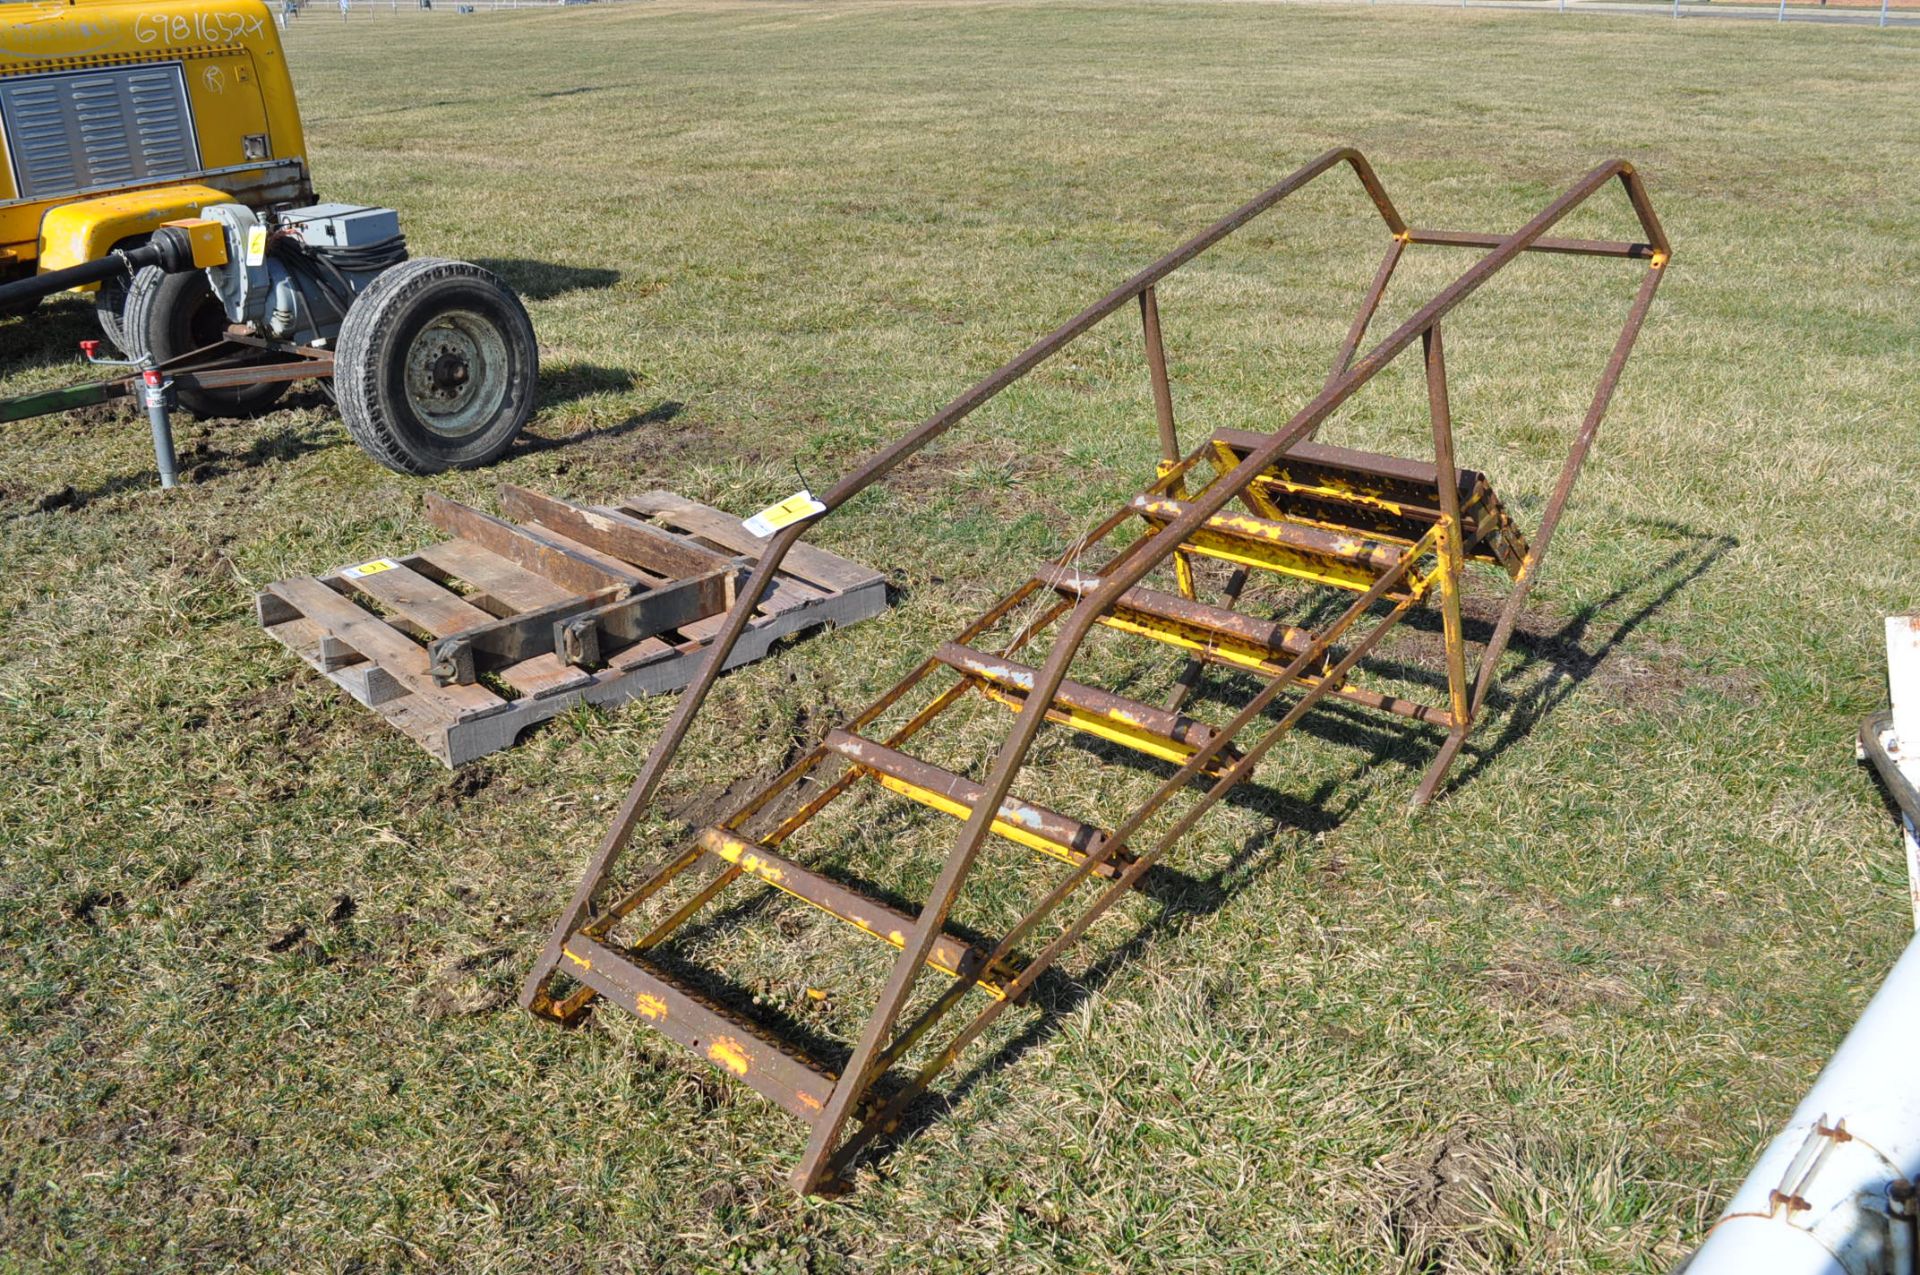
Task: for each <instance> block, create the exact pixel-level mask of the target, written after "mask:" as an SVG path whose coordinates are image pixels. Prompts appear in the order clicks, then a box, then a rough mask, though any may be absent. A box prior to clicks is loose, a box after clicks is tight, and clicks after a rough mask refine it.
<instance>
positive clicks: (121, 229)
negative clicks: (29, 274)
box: [40, 184, 233, 292]
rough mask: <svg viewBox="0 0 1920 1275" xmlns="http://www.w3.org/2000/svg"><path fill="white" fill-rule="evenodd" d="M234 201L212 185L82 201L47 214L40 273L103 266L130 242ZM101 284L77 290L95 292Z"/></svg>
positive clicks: (43, 224) (42, 232) (42, 224)
mask: <svg viewBox="0 0 1920 1275" xmlns="http://www.w3.org/2000/svg"><path fill="white" fill-rule="evenodd" d="M232 202H233V196H232V195H229V194H228V193H227V192H225V191H223V190H215V189H214V188H213V187H211V186H201V185H197V184H193V185H180V186H161V187H158V188H156V189H154V190H134V191H128V192H127V193H125V194H121V195H104V196H102V197H100V198H99V199H82V200H77V201H75V202H73V203H71V204H62V205H60V206H59V207H58V208H52V209H49V210H48V211H47V215H46V216H45V217H43V218H41V220H40V269H41V270H42V271H48V270H64V269H66V268H67V267H69V266H78V265H84V264H85V263H86V262H89V261H98V260H99V259H100V258H101V257H104V256H106V255H107V253H109V252H111V251H112V250H113V249H114V248H115V247H117V246H119V245H121V244H123V243H125V242H126V241H127V240H129V239H135V240H141V239H144V238H145V237H146V236H147V235H150V234H152V233H153V232H154V231H156V230H158V229H159V228H160V227H161V226H162V225H164V224H165V223H167V222H169V221H179V220H182V219H185V218H192V217H198V216H199V215H200V213H201V211H202V210H203V209H205V208H207V207H209V206H210V205H213V204H230V203H232ZM97 286H98V285H97V284H95V285H88V286H87V287H85V288H83V289H75V290H76V291H87V292H91V291H92V290H93V289H94V287H97Z"/></svg>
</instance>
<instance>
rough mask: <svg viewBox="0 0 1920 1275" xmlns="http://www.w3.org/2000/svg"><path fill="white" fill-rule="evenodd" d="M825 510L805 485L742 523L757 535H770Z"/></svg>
mask: <svg viewBox="0 0 1920 1275" xmlns="http://www.w3.org/2000/svg"><path fill="white" fill-rule="evenodd" d="M825 512H827V507H826V506H825V505H823V504H821V503H820V502H819V501H817V500H815V499H814V498H813V493H812V492H810V491H808V490H806V488H804V487H803V488H801V489H800V490H799V491H796V492H794V493H793V495H791V496H788V497H787V498H786V499H785V500H783V501H781V502H780V503H779V504H777V505H768V506H767V507H766V508H765V509H762V510H761V511H760V512H759V513H757V514H755V515H754V516H753V517H751V518H748V519H745V520H743V521H742V522H741V524H740V525H741V526H742V527H745V528H746V529H747V530H748V531H749V532H751V533H752V534H754V535H756V536H770V535H772V534H773V533H774V532H776V531H778V530H780V528H782V527H791V526H792V525H793V524H794V523H796V522H799V521H801V520H802V519H805V518H811V517H813V516H814V515H815V514H823V513H825Z"/></svg>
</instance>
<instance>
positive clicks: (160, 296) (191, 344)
mask: <svg viewBox="0 0 1920 1275" xmlns="http://www.w3.org/2000/svg"><path fill="white" fill-rule="evenodd" d="M226 330H227V312H226V310H225V309H224V308H222V306H221V305H220V302H219V299H218V298H216V297H215V296H214V295H213V285H212V284H210V283H208V282H207V276H206V273H205V272H204V271H200V270H189V271H186V272H184V273H182V274H168V273H167V272H166V271H164V270H162V269H160V267H158V266H148V267H146V268H145V269H144V270H142V271H140V273H138V274H136V275H134V276H133V279H132V281H131V282H130V283H128V284H127V304H126V307H125V308H124V309H123V310H122V311H121V312H120V333H121V336H122V337H124V338H125V344H123V345H122V346H121V347H120V348H121V349H123V350H125V351H126V353H127V357H128V358H130V359H137V360H139V361H141V362H144V363H145V364H147V366H149V367H154V366H157V365H159V364H162V363H165V362H167V361H169V360H171V359H177V358H179V357H180V356H181V355H183V354H191V353H193V351H195V350H198V349H201V348H202V347H204V346H208V345H212V344H213V343H214V342H216V341H218V340H219V339H220V338H221V335H222V334H223V333H225V332H226ZM286 392H287V383H286V382H285V381H268V382H266V383H264V384H261V385H241V386H235V387H233V388H230V389H211V390H209V389H188V388H187V387H185V386H182V387H181V388H180V390H179V396H180V406H182V407H184V408H186V409H187V410H188V411H189V412H192V413H193V414H194V415H195V416H198V417H200V418H202V419H206V418H209V417H223V416H258V415H259V414H260V413H262V412H264V411H266V410H267V409H268V408H270V407H272V406H273V405H274V404H275V403H277V402H279V401H280V396H281V395H282V394H285V393H286Z"/></svg>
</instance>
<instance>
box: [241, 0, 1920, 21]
mask: <svg viewBox="0 0 1920 1275" xmlns="http://www.w3.org/2000/svg"><path fill="white" fill-rule="evenodd" d="M336 2H337V3H338V7H339V10H340V15H341V16H342V17H343V18H345V17H350V16H351V15H352V14H353V13H354V12H360V13H369V14H379V13H381V12H383V11H384V12H388V13H396V14H397V13H399V12H401V11H402V10H415V9H431V10H434V11H435V12H440V11H443V10H444V11H449V12H455V13H474V12H482V11H484V12H488V13H493V12H497V11H499V10H501V9H557V8H568V7H572V6H575V5H584V4H599V3H625V2H631V0H281V7H280V8H279V9H278V13H279V16H280V21H281V24H282V25H283V26H284V25H285V24H286V20H287V18H288V17H289V16H293V15H294V14H297V13H298V12H299V11H300V10H303V9H307V8H312V7H317V8H318V9H319V10H320V11H322V12H326V11H330V10H332V9H333V8H334V7H335V3H336ZM1268 2H1270V3H1293V4H1361V3H1364V4H1366V5H1368V6H1370V7H1372V6H1377V5H1382V4H1384V5H1389V6H1392V7H1396V8H1447V9H1452V8H1459V9H1507V10H1512V11H1516V12H1534V13H1563V14H1564V13H1595V14H1602V15H1607V16H1614V15H1624V16H1632V17H1670V18H1719V19H1722V20H1731V21H1750V22H1751V21H1766V22H1776V23H1780V22H1802V23H1810V24H1813V25H1817V26H1855V27H1859V26H1873V27H1894V28H1913V27H1920V8H1915V7H1913V6H1912V4H1911V0H1903V3H1902V4H1900V5H1899V6H1895V5H1894V4H1893V3H1892V0H1879V7H1878V8H1877V9H1875V8H1873V7H1871V6H1861V7H1852V6H1849V7H1846V8H1842V7H1839V6H1828V5H1825V4H1821V5H1818V6H1815V5H1810V4H1806V3H1805V2H1804V0H1795V2H1794V3H1792V4H1789V3H1788V0H1778V3H1777V4H1772V3H1766V2H1765V0H1761V2H1760V3H1734V4H1716V3H1713V0H1638V2H1636V0H1571V3H1570V2H1569V0H1268Z"/></svg>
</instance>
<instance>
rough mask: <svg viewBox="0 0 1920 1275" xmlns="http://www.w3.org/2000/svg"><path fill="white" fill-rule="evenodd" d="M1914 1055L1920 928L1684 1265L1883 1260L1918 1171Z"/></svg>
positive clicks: (1832, 1268) (1891, 1249) (1889, 1255)
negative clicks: (1918, 936)
mask: <svg viewBox="0 0 1920 1275" xmlns="http://www.w3.org/2000/svg"><path fill="white" fill-rule="evenodd" d="M1917 1057H1920V939H1916V940H1915V941H1914V942H1912V943H1910V944H1908V946H1907V949H1906V951H1905V953H1904V954H1903V955H1902V956H1901V957H1900V959H1899V961H1898V962H1897V963H1896V964H1895V965H1894V967H1893V971H1892V972H1891V973H1890V974H1888V975H1887V980H1886V982H1885V983H1883V984H1882V985H1881V987H1880V990H1879V992H1878V993H1876V994H1875V996H1874V998H1873V1000H1872V1001H1871V1002H1869V1003H1868V1005H1867V1008H1866V1012H1865V1013H1863V1014H1861V1015H1860V1021H1859V1022H1857V1023H1855V1024H1854V1027H1853V1030H1852V1031H1850V1032H1848V1033H1847V1038H1846V1039H1845V1040H1844V1041H1842V1042H1841V1043H1840V1048H1839V1049H1837V1050H1836V1051H1834V1055H1833V1058H1832V1060H1831V1061H1829V1062H1828V1063H1827V1065H1826V1068H1825V1069H1824V1070H1822V1071H1821V1073H1820V1075H1819V1078H1818V1079H1816V1080H1815V1081H1814V1082H1813V1087H1812V1088H1811V1089H1810V1090H1808V1092H1807V1096H1806V1098H1805V1099H1804V1100H1803V1101H1802V1102H1801V1103H1800V1105H1799V1107H1797V1108H1796V1109H1795V1110H1794V1113H1793V1116H1792V1118H1791V1119H1790V1120H1788V1121H1787V1125H1786V1127H1785V1128H1784V1129H1782V1130H1781V1131H1780V1133H1779V1135H1778V1136H1777V1137H1775V1138H1774V1140H1773V1141H1772V1142H1770V1143H1769V1144H1767V1149H1766V1150H1765V1151H1763V1152H1762V1153H1761V1155H1760V1158H1759V1160H1757V1161H1756V1162H1755V1163H1754V1166H1753V1171H1752V1172H1751V1173H1749V1174H1748V1175H1747V1178H1746V1181H1744V1182H1743V1183H1741V1185H1740V1189H1739V1190H1738V1191H1735V1192H1734V1195H1733V1199H1732V1200H1731V1201H1730V1202H1729V1203H1728V1204H1727V1209H1726V1212H1724V1213H1722V1214H1721V1215H1720V1220H1719V1221H1718V1222H1717V1223H1715V1224H1714V1227H1713V1230H1712V1231H1711V1232H1710V1233H1709V1234H1708V1236H1707V1240H1706V1243H1704V1244H1703V1245H1701V1247H1700V1251H1699V1252H1698V1253H1696V1254H1695V1255H1694V1258H1693V1261H1692V1262H1691V1263H1689V1264H1688V1266H1687V1267H1686V1270H1687V1275H1749V1273H1750V1272H1753V1271H1765V1272H1766V1273H1767V1275H1849V1272H1859V1271H1869V1270H1871V1271H1880V1270H1893V1269H1895V1268H1894V1267H1893V1266H1892V1265H1890V1262H1891V1261H1892V1260H1894V1259H1896V1258H1897V1257H1898V1254H1899V1252H1900V1246H1901V1245H1902V1243H1903V1241H1904V1242H1906V1243H1908V1244H1910V1242H1911V1238H1912V1236H1911V1228H1912V1226H1913V1220H1912V1214H1911V1201H1912V1190H1913V1182H1914V1180H1915V1179H1916V1178H1920V1085H1916V1084H1914V1082H1913V1067H1914V1059H1915V1058H1917ZM1890 1212H1891V1213H1892V1214H1894V1215H1895V1216H1888V1214H1889V1213H1890ZM1900 1231H1905V1232H1907V1233H1906V1234H1905V1235H1901V1234H1899V1232H1900ZM1909 1251H1910V1250H1909ZM1907 1269H1911V1267H1908V1268H1907Z"/></svg>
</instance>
